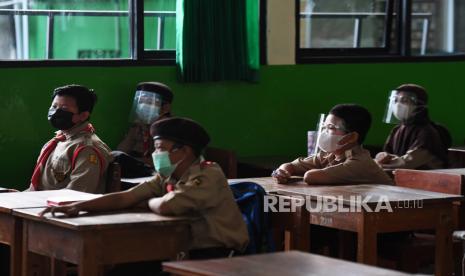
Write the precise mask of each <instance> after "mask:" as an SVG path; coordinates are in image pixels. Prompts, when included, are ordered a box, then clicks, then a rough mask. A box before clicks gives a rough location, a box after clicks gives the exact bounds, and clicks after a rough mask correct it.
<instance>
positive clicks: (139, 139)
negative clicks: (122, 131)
mask: <svg viewBox="0 0 465 276" xmlns="http://www.w3.org/2000/svg"><path fill="white" fill-rule="evenodd" d="M169 117H171V114H170V113H165V114H163V115H161V116H160V117H158V118H157V119H156V120H155V122H156V121H159V120H162V119H165V118H169ZM117 149H118V150H120V151H122V152H125V153H127V154H129V155H130V156H132V157H134V158H136V159H137V160H139V161H141V162H144V163H146V164H148V165H150V166H152V167H153V164H152V152H153V151H154V150H155V148H154V146H153V138H152V137H151V136H150V125H149V124H142V123H134V124H132V125H131V127H130V128H129V130H128V132H127V133H126V135H125V136H124V139H123V140H122V141H121V142H120V143H119V145H118V147H117Z"/></svg>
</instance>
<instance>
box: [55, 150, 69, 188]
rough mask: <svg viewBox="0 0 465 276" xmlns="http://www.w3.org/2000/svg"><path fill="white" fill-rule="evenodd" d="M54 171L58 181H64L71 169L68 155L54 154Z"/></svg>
mask: <svg viewBox="0 0 465 276" xmlns="http://www.w3.org/2000/svg"><path fill="white" fill-rule="evenodd" d="M51 165H52V173H53V177H54V178H55V180H56V181H57V182H63V180H65V179H66V178H67V177H68V176H69V173H70V171H71V164H70V161H69V159H68V157H67V156H66V155H60V156H57V155H55V156H53V158H52V162H51Z"/></svg>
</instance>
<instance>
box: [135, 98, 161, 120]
mask: <svg viewBox="0 0 465 276" xmlns="http://www.w3.org/2000/svg"><path fill="white" fill-rule="evenodd" d="M161 106H162V98H161V96H160V95H159V94H157V93H154V92H150V91H143V90H138V91H136V94H135V95H134V101H133V103H132V109H131V113H130V115H129V121H130V122H131V123H143V124H151V123H153V122H154V121H155V120H156V119H157V118H158V117H159V116H160V109H161Z"/></svg>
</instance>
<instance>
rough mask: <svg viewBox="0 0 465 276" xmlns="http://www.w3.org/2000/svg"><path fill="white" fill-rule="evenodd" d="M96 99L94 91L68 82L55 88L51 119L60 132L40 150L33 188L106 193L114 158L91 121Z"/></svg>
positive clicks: (36, 189)
mask: <svg viewBox="0 0 465 276" xmlns="http://www.w3.org/2000/svg"><path fill="white" fill-rule="evenodd" d="M96 100H97V96H96V95H95V93H94V91H93V90H91V89H88V88H86V87H84V86H81V85H75V84H72V85H66V86H63V87H58V88H56V89H55V90H54V91H53V95H52V105H51V107H50V109H49V111H48V120H49V122H50V124H51V125H52V126H53V127H54V128H56V129H58V131H57V132H56V135H55V137H54V138H53V139H52V140H50V141H49V142H48V143H47V144H45V145H44V146H43V148H42V150H41V152H40V155H39V158H38V159H37V163H36V166H35V168H34V172H33V175H32V178H31V185H30V187H29V190H30V191H41V190H57V189H64V188H67V189H72V190H77V191H82V192H88V193H103V192H104V189H105V171H106V169H107V166H108V163H109V162H111V160H112V157H111V154H110V148H108V146H107V145H106V144H105V143H103V142H102V141H101V140H100V139H99V138H98V137H97V135H96V134H95V129H94V127H93V126H92V125H91V124H90V123H89V116H90V113H91V112H92V109H93V107H94V104H95V102H96Z"/></svg>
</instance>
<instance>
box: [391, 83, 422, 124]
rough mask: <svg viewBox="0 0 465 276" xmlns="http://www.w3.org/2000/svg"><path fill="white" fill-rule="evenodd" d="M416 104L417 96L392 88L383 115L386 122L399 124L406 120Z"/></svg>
mask: <svg viewBox="0 0 465 276" xmlns="http://www.w3.org/2000/svg"><path fill="white" fill-rule="evenodd" d="M416 106H417V97H416V96H415V95H412V94H410V93H406V92H402V91H397V90H392V91H391V92H390V94H389V98H388V102H387V105H386V109H385V112H384V116H383V122H385V123H387V124H399V123H400V122H402V121H404V120H407V119H408V118H409V117H410V115H412V112H413V111H414V110H415V108H416Z"/></svg>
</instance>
